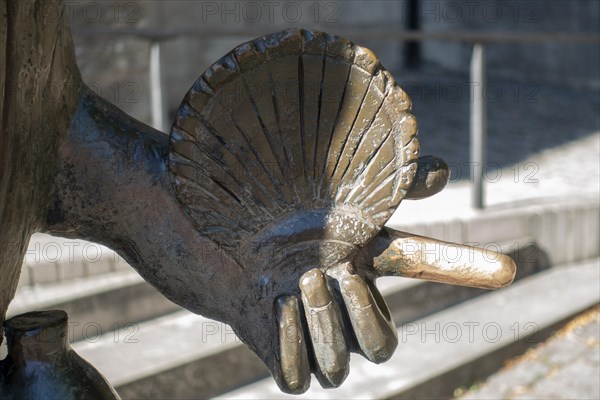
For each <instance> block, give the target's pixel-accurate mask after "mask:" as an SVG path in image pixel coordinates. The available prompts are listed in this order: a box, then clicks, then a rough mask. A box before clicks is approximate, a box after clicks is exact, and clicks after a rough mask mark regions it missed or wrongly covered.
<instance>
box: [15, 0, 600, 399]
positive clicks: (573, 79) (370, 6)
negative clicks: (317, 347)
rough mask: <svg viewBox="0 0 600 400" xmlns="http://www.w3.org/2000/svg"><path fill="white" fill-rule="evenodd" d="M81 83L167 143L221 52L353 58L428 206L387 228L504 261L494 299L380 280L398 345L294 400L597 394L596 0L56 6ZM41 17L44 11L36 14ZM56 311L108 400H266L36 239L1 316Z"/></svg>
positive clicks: (224, 331)
mask: <svg viewBox="0 0 600 400" xmlns="http://www.w3.org/2000/svg"><path fill="white" fill-rule="evenodd" d="M65 4H66V10H67V12H68V13H69V22H70V24H71V30H72V34H73V38H74V41H75V48H76V56H77V62H78V64H79V67H80V69H81V72H82V75H83V80H84V81H85V82H86V83H87V84H88V86H90V87H91V88H92V89H93V90H94V91H96V92H97V93H98V94H100V95H102V96H103V97H104V98H106V99H107V100H109V101H111V102H113V103H114V104H116V105H117V106H118V107H120V108H121V109H123V110H124V111H126V112H127V113H129V114H131V115H132V116H134V117H136V118H138V119H139V120H141V121H143V122H145V123H148V124H151V125H153V126H155V127H156V128H157V129H160V130H163V131H164V132H168V131H169V129H170V124H171V122H172V120H173V116H174V114H175V112H176V110H177V108H178V106H179V103H180V101H181V99H182V98H183V96H184V94H185V93H186V92H187V91H188V89H189V88H190V87H191V85H192V84H193V83H194V81H195V80H196V79H197V78H198V77H199V76H200V75H201V74H202V73H203V71H204V70H205V69H206V68H207V67H209V66H210V65H211V63H213V62H214V61H216V60H217V59H219V58H220V57H221V56H223V55H224V54H225V53H226V52H227V51H229V50H230V49H232V48H233V47H235V46H236V45H238V44H240V43H242V42H244V41H247V40H250V39H253V38H255V37H258V36H261V35H263V34H266V33H271V32H275V31H278V30H282V29H285V28H308V29H317V30H321V31H325V32H328V33H334V34H338V35H340V36H343V37H346V38H348V39H350V40H352V41H353V42H355V43H356V44H360V45H362V46H364V47H368V48H370V49H371V50H373V52H374V53H375V54H376V55H377V56H378V57H379V58H380V60H381V62H382V64H383V65H384V66H385V67H386V68H387V69H389V70H390V71H391V72H392V73H393V75H394V77H395V78H396V80H397V82H398V83H399V84H400V85H401V86H402V87H403V88H404V89H405V90H406V91H407V92H408V94H409V95H410V97H411V99H412V101H413V112H414V114H415V116H416V117H417V120H418V121H419V135H420V138H421V154H435V155H437V156H440V157H442V158H444V159H445V160H446V161H447V162H448V164H449V166H450V169H451V172H452V176H451V179H450V183H449V185H448V187H447V188H446V189H445V190H444V191H443V192H442V193H440V194H438V195H436V196H434V197H432V198H430V199H426V200H422V201H414V202H410V201H405V202H404V203H403V204H402V205H401V206H400V207H399V208H398V211H397V212H396V214H395V215H394V216H393V218H392V219H391V220H390V221H389V223H388V225H389V226H391V227H394V228H397V229H402V230H406V231H408V232H413V233H417V234H423V235H427V236H432V237H435V238H438V239H443V240H448V241H453V242H459V243H469V244H473V245H477V246H481V247H485V248H489V249H492V250H496V251H498V250H499V251H503V252H505V253H507V254H510V255H511V256H512V257H513V258H514V259H515V260H516V261H517V264H518V267H519V272H518V275H517V280H516V281H515V283H514V284H513V285H512V286H510V287H509V288H506V289H502V290H499V291H496V292H484V291H481V290H475V289H467V288H460V287H455V286H449V285H441V284H436V283H430V282H422V281H417V280H409V279H401V278H396V279H394V280H383V279H382V280H381V282H380V285H379V286H380V287H381V288H382V291H383V292H384V294H385V295H386V298H387V300H388V303H389V306H390V308H391V311H392V313H393V315H394V318H395V321H396V323H397V325H398V335H399V339H400V345H399V348H398V350H397V352H396V354H395V356H394V357H393V358H392V360H390V361H389V362H388V363H386V364H383V365H378V366H375V365H371V364H368V363H367V362H366V361H365V360H362V359H361V358H360V357H358V356H355V357H353V360H352V363H351V373H350V376H349V377H348V379H347V381H346V382H345V383H344V385H343V386H342V387H341V388H339V389H334V390H323V389H320V388H319V387H318V386H319V385H318V384H317V383H316V382H315V380H313V385H312V387H311V389H310V390H309V392H308V393H307V394H306V395H304V396H305V397H308V398H342V397H344V398H428V399H429V398H453V397H464V398H490V399H499V398H511V399H512V398H564V399H572V398H578V399H583V398H590V399H597V398H599V397H600V380H599V378H598V377H599V376H600V361H599V359H600V347H599V340H600V338H599V335H600V333H599V332H600V329H599V324H600V322H599V321H600V320H599V318H598V314H599V311H598V301H599V293H600V278H599V262H598V256H599V248H600V243H599V238H600V233H599V225H600V222H599V219H600V216H599V195H600V3H599V2H596V1H590V0H570V1H569V0H549V1H541V0H540V1H527V0H525V1H501V0H489V1H449V0H401V1H366V0H348V1H313V0H308V1H287V0H279V1H178V0H175V1H160V0H152V1H114V0H110V1H87V0H78V1H77V2H69V1H66V2H65ZM49 12H50V11H49ZM44 308H60V309H65V310H66V311H67V312H68V313H69V316H70V323H71V326H72V330H71V340H72V342H74V348H75V349H76V351H77V352H78V353H79V354H80V355H82V356H83V357H84V358H86V359H88V360H89V361H91V362H92V363H93V364H94V365H95V366H96V367H97V368H98V369H99V370H100V371H101V372H102V373H103V374H105V375H106V376H107V378H108V379H109V380H110V381H111V382H112V383H113V385H115V387H116V389H117V391H118V392H119V393H120V394H121V396H122V397H123V398H205V397H215V396H222V397H223V398H261V399H262V398H268V397H271V398H280V397H284V395H283V394H281V393H279V391H278V390H277V388H276V386H275V384H274V382H272V379H271V378H270V377H268V372H267V371H266V369H265V368H264V367H263V366H262V365H261V364H260V362H259V361H258V359H256V358H255V357H254V356H253V355H252V354H251V353H250V351H249V350H247V349H246V348H245V347H244V346H243V345H241V343H240V342H239V340H237V338H236V337H235V335H234V334H233V333H232V331H231V330H230V329H229V327H227V326H226V325H223V324H221V323H217V322H214V321H210V320H207V319H204V318H202V317H199V316H194V315H191V314H189V313H188V312H186V311H183V310H181V309H180V308H179V307H177V306H176V305H174V304H172V303H170V302H169V301H168V300H166V299H164V298H163V297H162V296H161V295H160V294H159V293H158V292H157V291H156V290H155V289H153V288H152V287H150V286H149V285H147V284H146V283H145V282H143V281H142V280H141V278H139V276H138V275H137V273H135V272H134V271H133V270H131V268H130V267H129V266H128V265H127V264H126V263H125V262H124V261H123V260H122V259H121V258H120V257H119V256H118V255H117V254H115V253H113V252H112V251H111V250H110V249H107V248H106V247H103V246H100V245H97V244H93V243H87V242H83V241H72V240H66V239H65V240H63V239H61V238H55V237H51V236H48V235H36V236H34V238H33V239H32V241H31V243H30V249H29V251H28V253H27V258H26V260H25V264H24V268H23V272H22V276H21V282H20V288H19V292H18V294H17V297H16V298H15V300H14V302H13V303H12V304H11V308H9V316H10V315H15V314H18V313H21V312H25V311H29V310H33V309H36V310H39V309H44Z"/></svg>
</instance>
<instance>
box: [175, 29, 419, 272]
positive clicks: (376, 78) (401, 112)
mask: <svg viewBox="0 0 600 400" xmlns="http://www.w3.org/2000/svg"><path fill="white" fill-rule="evenodd" d="M416 135H417V125H416V120H415V118H414V116H413V115H412V114H411V112H410V100H409V98H408V96H407V95H406V93H405V92H404V91H402V89H400V88H399V87H398V86H397V85H396V82H395V81H394V79H393V77H392V76H391V74H390V73H389V72H388V71H386V70H385V69H384V68H383V67H382V66H381V64H380V63H379V60H378V59H377V58H376V57H375V56H374V55H373V54H372V53H371V51H369V50H368V49H366V48H363V47H360V46H357V45H354V44H353V43H351V42H349V41H348V40H346V39H343V38H340V37H337V36H333V35H329V34H325V33H321V32H315V31H309V30H297V29H290V30H286V31H283V32H279V33H274V34H271V35H266V36H264V37H261V38H258V39H256V40H253V41H250V42H247V43H244V44H242V45H240V46H238V47H236V48H235V49H233V50H232V51H231V52H229V53H228V54H226V55H225V56H224V57H223V58H221V59H220V60H219V61H217V62H216V63H215V64H213V65H212V66H211V67H210V68H208V70H207V71H206V72H205V73H204V74H203V75H202V76H201V77H200V78H199V79H198V80H197V81H196V82H195V84H194V85H193V87H192V88H191V89H190V91H189V92H188V93H187V95H186V97H185V98H184V100H183V102H182V103H181V105H180V107H179V109H178V111H177V116H176V119H175V123H174V125H173V128H172V130H171V150H170V155H169V168H170V172H171V176H172V179H173V183H174V185H175V188H176V192H177V197H178V200H179V201H180V203H181V204H182V205H183V206H184V208H185V210H186V212H187V214H188V215H189V216H190V217H191V218H192V219H193V221H194V223H195V225H196V228H197V229H198V231H199V232H200V233H201V234H203V235H206V236H208V237H210V238H211V239H212V240H213V241H215V242H217V243H218V244H219V245H220V246H221V247H222V248H223V249H225V250H226V251H228V252H229V253H231V254H232V255H233V256H234V257H235V258H237V259H238V260H244V262H247V258H248V257H249V256H250V255H251V254H254V253H256V252H258V251H260V250H261V249H262V248H264V246H265V245H267V244H268V245H270V246H271V247H272V246H275V249H272V250H273V252H274V253H277V254H280V255H281V257H280V258H281V259H282V260H288V261H289V260H290V256H291V255H292V254H296V255H297V258H300V259H301V258H306V257H304V256H302V254H303V252H305V251H306V250H307V249H309V248H315V246H316V247H317V248H318V253H319V256H318V257H319V258H320V261H319V262H321V263H322V261H323V259H324V258H327V257H329V256H330V255H331V254H333V255H334V257H333V258H337V259H339V258H343V257H344V255H348V254H349V253H350V252H351V251H352V250H353V249H356V248H358V247H359V246H362V245H363V244H365V243H366V242H367V241H368V240H369V239H371V238H372V237H373V236H374V235H375V234H376V233H377V232H378V231H379V230H380V229H381V228H382V226H383V225H384V224H385V222H386V221H387V220H388V219H389V218H390V216H391V215H392V213H393V212H394V210H395V209H396V207H397V206H398V204H399V203H400V201H401V200H402V199H403V197H404V196H405V194H406V191H407V190H408V188H409V187H410V185H411V183H412V180H413V177H414V174H415V172H416V166H417V164H416V161H417V158H418V152H419V142H418V139H417V137H416ZM304 254H305V253H304Z"/></svg>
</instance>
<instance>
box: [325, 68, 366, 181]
mask: <svg viewBox="0 0 600 400" xmlns="http://www.w3.org/2000/svg"><path fill="white" fill-rule="evenodd" d="M373 77H374V75H371V77H370V79H369V84H368V85H367V90H365V93H364V94H363V96H362V98H361V101H360V106H359V107H358V110H357V111H356V115H354V119H353V120H352V124H351V125H350V129H349V130H348V132H349V133H351V132H352V131H353V130H354V127H355V126H356V121H357V119H358V116H359V115H360V113H361V111H362V108H363V105H364V104H365V103H364V100H365V98H366V97H367V94H368V93H369V89H370V88H371V85H372V83H373ZM349 137H350V134H348V135H347V136H346V138H345V140H344V144H343V145H342V150H341V151H340V154H339V156H338V159H337V162H336V164H335V167H334V169H333V173H332V174H331V176H332V177H334V176H336V174H337V172H338V169H339V166H340V162H341V160H342V157H343V156H344V154H346V150H347V147H348V139H349ZM357 148H358V145H357V146H356V148H355V149H354V152H353V153H352V156H354V154H355V152H356V149H357ZM349 164H350V162H348V165H349ZM348 165H347V166H346V168H348ZM345 172H346V170H344V173H343V174H342V177H343V176H344V174H345ZM341 180H342V179H340V181H341Z"/></svg>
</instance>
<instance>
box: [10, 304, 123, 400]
mask: <svg viewBox="0 0 600 400" xmlns="http://www.w3.org/2000/svg"><path fill="white" fill-rule="evenodd" d="M6 337H7V342H8V357H7V358H6V360H5V361H3V362H0V370H2V369H4V372H3V373H0V394H1V395H2V399H5V400H22V399H42V398H43V399H48V400H50V399H56V400H77V399H98V400H113V399H118V398H119V396H118V395H117V393H116V392H115V390H114V389H113V388H112V387H111V385H110V384H109V383H108V382H107V381H106V378H104V377H103V376H102V375H101V374H100V373H99V372H98V371H96V370H95V369H94V367H92V366H91V365H90V364H89V363H88V362H87V361H85V360H84V359H82V358H81V357H79V355H77V353H75V352H74V351H73V349H72V348H71V346H70V345H69V341H68V326H67V314H66V313H65V312H64V311H60V310H51V311H34V312H30V313H26V314H22V315H19V316H16V317H13V318H11V319H9V320H8V321H6Z"/></svg>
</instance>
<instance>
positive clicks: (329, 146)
mask: <svg viewBox="0 0 600 400" xmlns="http://www.w3.org/2000/svg"><path fill="white" fill-rule="evenodd" d="M351 72H352V67H350V68H348V72H347V73H346V78H345V79H344V88H343V89H342V94H341V96H340V102H339V104H338V108H337V111H336V115H335V118H334V120H333V124H332V126H331V133H330V134H329V143H328V144H327V151H326V158H325V162H324V163H323V171H322V172H321V181H320V182H319V185H320V186H321V187H322V186H323V184H324V183H325V180H326V174H327V165H328V163H329V158H330V156H331V152H332V144H333V139H334V133H335V128H336V126H337V125H338V123H339V119H340V114H341V112H342V109H343V108H344V105H345V96H346V91H347V90H348V84H349V81H350V73H351ZM331 186H332V185H331V182H330V183H329V185H328V188H327V193H331ZM319 191H320V190H319Z"/></svg>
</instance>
